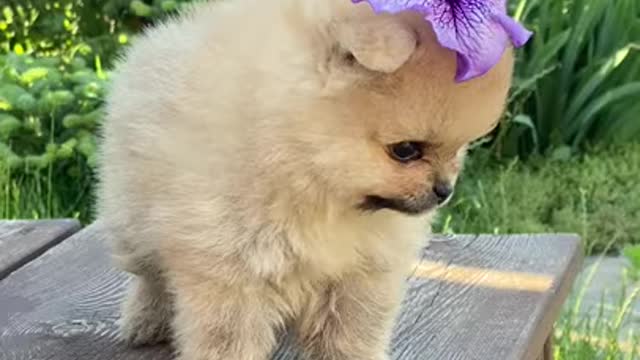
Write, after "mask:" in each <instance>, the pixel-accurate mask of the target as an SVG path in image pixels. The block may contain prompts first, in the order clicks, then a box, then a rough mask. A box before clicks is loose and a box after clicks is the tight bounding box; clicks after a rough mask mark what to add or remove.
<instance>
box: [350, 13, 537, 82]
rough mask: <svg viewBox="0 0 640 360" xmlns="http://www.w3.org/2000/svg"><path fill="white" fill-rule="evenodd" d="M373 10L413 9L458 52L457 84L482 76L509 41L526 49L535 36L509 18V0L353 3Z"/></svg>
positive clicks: (443, 42) (442, 39)
mask: <svg viewBox="0 0 640 360" xmlns="http://www.w3.org/2000/svg"><path fill="white" fill-rule="evenodd" d="M352 1H353V2H354V3H359V2H362V1H366V2H368V3H369V4H370V5H371V7H372V8H373V10H374V11H376V12H378V13H380V12H388V13H397V12H401V11H406V10H411V11H416V12H419V13H421V14H422V15H424V18H425V19H426V20H427V21H429V22H430V23H431V25H432V26H433V30H434V31H435V33H436V36H437V38H438V41H439V42H440V44H441V45H442V46H444V47H446V48H448V49H451V50H453V51H455V52H456V53H457V61H458V66H457V71H456V81H458V82H462V81H467V80H470V79H473V78H475V77H478V76H482V75H484V74H485V73H487V72H488V71H489V70H490V69H491V68H492V67H493V66H494V65H496V64H497V63H498V62H499V61H500V58H501V57H502V54H503V53H504V51H505V49H506V48H507V45H508V42H509V41H511V43H512V44H513V45H514V46H515V47H521V46H523V45H524V44H525V43H526V42H527V41H528V40H529V38H530V37H531V35H532V33H531V32H530V31H529V30H527V29H525V28H524V27H523V26H522V25H520V24H519V23H518V22H516V21H515V20H514V19H512V18H510V17H509V16H508V15H507V9H506V8H507V5H506V0H352Z"/></svg>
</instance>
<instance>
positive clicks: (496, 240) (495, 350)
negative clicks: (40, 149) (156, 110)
mask: <svg viewBox="0 0 640 360" xmlns="http://www.w3.org/2000/svg"><path fill="white" fill-rule="evenodd" d="M108 237H109V235H108V229H106V228H105V227H103V226H102V225H99V224H94V225H92V226H91V227H89V228H88V229H85V230H84V231H82V232H80V233H78V234H76V235H75V236H72V237H71V238H69V239H68V240H66V241H65V242H63V243H62V244H61V245H59V246H56V247H55V248H53V249H51V250H50V251H48V252H47V253H46V254H44V255H43V256H41V257H40V258H38V259H36V260H35V261H32V262H31V263H29V264H27V265H26V266H24V267H22V268H21V269H20V270H19V271H16V272H14V273H13V274H11V276H9V277H7V278H6V279H5V280H3V281H2V282H0V308H2V309H3V311H2V312H0V358H1V359H11V360H23V359H24V360H26V359H47V360H63V359H64V360H69V359H83V360H98V359H105V360H107V359H108V360H134V359H136V360H137V359H140V360H152V359H153V360H165V359H171V350H170V349H169V348H168V347H167V346H156V347H148V348H141V349H128V348H126V347H125V346H124V345H123V344H121V343H120V342H118V341H117V325H116V321H117V318H118V306H119V302H120V299H121V295H122V292H123V290H124V288H125V284H126V283H127V282H128V278H127V276H126V275H124V274H122V273H119V272H116V271H114V270H113V269H112V268H111V265H110V262H109V260H108ZM580 260H581V249H580V245H579V240H578V239H577V238H576V237H573V236H568V235H559V236H544V235H538V236H460V237H454V238H447V239H444V238H439V239H438V241H437V242H434V243H432V245H431V246H429V247H428V248H427V249H426V250H425V251H424V255H423V259H422V262H421V263H420V264H419V266H416V268H415V270H414V272H413V275H412V276H411V278H410V279H409V283H410V289H409V292H408V294H407V298H406V301H405V304H404V308H403V311H402V314H401V316H400V318H399V321H398V324H397V327H396V331H395V336H394V340H393V344H392V353H393V356H392V358H393V359H402V360H419V359H429V360H437V359H443V360H444V359H446V360H450V359H454V360H455V359H487V360H495V359H501V360H510V359H527V360H529V359H531V360H533V359H535V358H536V357H537V356H539V355H540V352H541V351H542V349H543V344H544V342H545V340H546V338H547V335H549V333H550V331H551V325H552V323H553V320H554V319H555V318H556V317H557V315H558V311H559V309H560V304H561V303H562V301H563V300H564V298H565V297H566V294H567V292H568V291H569V288H570V287H571V283H572V281H573V279H574V277H575V274H576V272H577V269H578V267H579V264H580ZM4 310H6V311H4ZM3 315H4V316H3ZM274 358H275V359H279V360H284V359H287V360H290V359H301V358H302V357H299V355H298V354H297V353H296V352H295V350H294V349H292V345H291V344H286V342H285V344H284V345H283V346H281V347H280V349H278V350H277V351H276V353H275V355H274Z"/></svg>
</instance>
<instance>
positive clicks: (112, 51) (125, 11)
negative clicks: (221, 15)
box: [0, 0, 190, 66]
mask: <svg viewBox="0 0 640 360" xmlns="http://www.w3.org/2000/svg"><path fill="white" fill-rule="evenodd" d="M189 2H190V1H188V0H153V1H142V0H108V1H101V0H82V1H81V0H57V1H51V0H8V1H7V2H6V5H3V6H2V8H0V10H1V11H2V13H1V14H0V51H2V52H4V53H9V52H14V53H16V54H18V55H21V54H31V55H35V56H38V57H41V56H46V57H51V56H59V57H63V58H64V59H65V60H69V59H71V58H74V57H78V56H80V57H83V58H84V59H85V60H86V61H88V62H93V58H95V57H96V56H99V57H101V58H102V59H103V61H104V62H105V63H104V65H105V66H110V65H111V64H112V61H113V60H114V58H115V56H116V55H117V54H118V52H119V50H120V49H121V48H122V46H123V45H125V44H127V43H128V42H129V38H130V37H131V36H132V35H134V34H136V33H138V32H140V31H141V30H142V29H143V28H144V27H145V26H150V25H152V24H153V22H154V21H157V20H159V19H162V18H163V17H165V16H167V15H169V14H172V13H175V12H176V11H178V10H180V8H181V7H183V6H185V5H186V4H187V3H189Z"/></svg>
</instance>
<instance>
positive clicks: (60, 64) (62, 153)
mask: <svg viewBox="0 0 640 360" xmlns="http://www.w3.org/2000/svg"><path fill="white" fill-rule="evenodd" d="M105 78H106V74H104V73H98V72H96V71H94V70H93V69H92V68H90V67H88V66H87V64H86V62H85V61H84V60H83V59H82V58H74V59H71V60H70V61H68V62H67V61H65V60H63V59H62V58H58V57H50V58H33V57H30V56H28V55H15V54H9V55H0V171H2V172H4V173H5V175H6V174H11V177H12V178H15V179H22V180H20V182H27V183H30V182H35V183H37V186H35V185H33V186H34V187H36V188H44V189H45V190H46V191H48V192H51V193H53V192H54V188H55V191H56V192H58V194H57V195H56V196H59V197H61V200H60V201H59V203H60V204H61V206H65V205H67V204H76V203H77V202H79V201H80V202H82V201H86V199H77V196H78V194H85V191H81V190H80V189H82V188H83V187H88V186H89V185H88V184H89V183H90V181H91V168H92V167H94V166H95V162H96V138H95V129H96V127H97V126H98V124H99V121H100V119H101V116H102V114H101V105H102V99H103V97H104V94H105V86H106V79H105ZM47 189H48V190H47ZM10 190H11V191H10ZM5 191H6V193H5V196H6V197H8V198H10V197H11V195H10V193H13V191H17V190H16V189H10V188H9V189H5ZM85 195H86V194H85ZM50 196H53V195H47V198H48V197H50ZM22 198H23V197H22ZM7 201H8V200H7ZM45 203H46V202H45ZM6 211H7V212H8V210H6ZM70 211H71V210H70ZM43 214H44V215H46V214H53V209H52V208H51V206H49V207H47V212H46V213H43ZM82 216H83V217H84V218H86V217H88V216H89V214H88V212H87V213H83V214H82Z"/></svg>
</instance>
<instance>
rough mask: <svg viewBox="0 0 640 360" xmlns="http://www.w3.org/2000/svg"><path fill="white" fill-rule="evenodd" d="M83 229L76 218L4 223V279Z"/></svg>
mask: <svg viewBox="0 0 640 360" xmlns="http://www.w3.org/2000/svg"><path fill="white" fill-rule="evenodd" d="M79 229H80V223H79V222H78V221H77V220H73V219H63V220H38V221H22V220H16V221H0V279H3V278H4V277H6V276H7V275H8V274H9V273H11V272H12V271H15V270H16V269H18V268H19V267H20V266H22V265H24V264H26V263H27V262H29V261H31V260H32V259H34V258H35V257H37V256H38V255H40V254H42V253H43V252H45V251H46V250H47V249H49V248H50V247H52V246H55V245H56V244H58V243H59V242H60V241H62V240H64V239H65V238H67V237H68V236H69V235H71V234H73V233H74V232H76V231H78V230H79Z"/></svg>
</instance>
